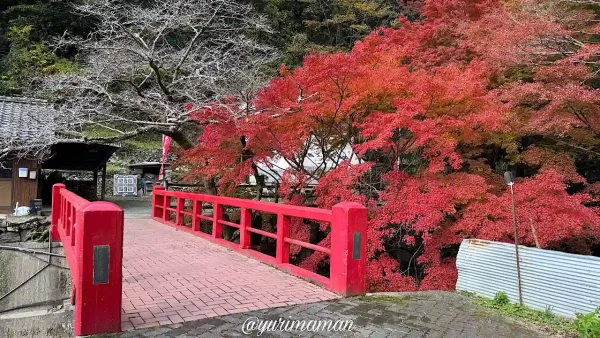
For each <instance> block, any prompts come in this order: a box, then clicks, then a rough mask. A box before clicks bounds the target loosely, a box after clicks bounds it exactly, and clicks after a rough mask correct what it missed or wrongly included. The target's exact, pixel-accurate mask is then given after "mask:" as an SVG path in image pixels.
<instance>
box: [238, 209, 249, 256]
mask: <svg viewBox="0 0 600 338" xmlns="http://www.w3.org/2000/svg"><path fill="white" fill-rule="evenodd" d="M240 211H241V215H240V246H241V247H242V249H248V248H249V247H250V236H251V234H250V232H249V231H248V230H246V229H247V228H251V227H252V210H250V209H246V208H240Z"/></svg>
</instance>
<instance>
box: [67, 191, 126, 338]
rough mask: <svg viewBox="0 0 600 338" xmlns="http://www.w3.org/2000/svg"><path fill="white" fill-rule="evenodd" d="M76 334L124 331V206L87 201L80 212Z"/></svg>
mask: <svg viewBox="0 0 600 338" xmlns="http://www.w3.org/2000/svg"><path fill="white" fill-rule="evenodd" d="M76 233H77V239H76V241H75V252H76V253H77V255H78V256H79V257H78V259H77V269H76V271H77V274H76V276H73V277H74V278H76V280H73V284H74V285H75V288H76V290H77V292H76V293H75V321H74V331H75V332H74V334H75V336H80V335H90V334H97V333H111V332H119V331H121V298H122V281H123V275H122V262H123V210H121V209H120V208H119V207H118V206H116V205H115V204H113V203H109V202H93V203H90V204H88V205H87V206H86V207H85V208H84V209H83V210H79V211H78V215H77V232H76Z"/></svg>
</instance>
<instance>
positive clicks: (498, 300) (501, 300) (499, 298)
mask: <svg viewBox="0 0 600 338" xmlns="http://www.w3.org/2000/svg"><path fill="white" fill-rule="evenodd" d="M508 303H510V300H509V299H508V296H507V295H506V293H505V292H504V291H500V292H498V293H496V295H494V304H495V305H498V306H500V305H507V304H508Z"/></svg>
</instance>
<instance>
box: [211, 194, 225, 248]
mask: <svg viewBox="0 0 600 338" xmlns="http://www.w3.org/2000/svg"><path fill="white" fill-rule="evenodd" d="M222 219H223V205H222V204H219V203H213V231H212V236H213V238H218V239H221V238H223V225H222V224H221V223H219V221H220V220H222Z"/></svg>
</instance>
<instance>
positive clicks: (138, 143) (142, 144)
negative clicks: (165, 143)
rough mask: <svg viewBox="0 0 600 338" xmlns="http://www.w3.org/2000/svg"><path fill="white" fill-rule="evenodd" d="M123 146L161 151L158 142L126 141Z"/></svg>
mask: <svg viewBox="0 0 600 338" xmlns="http://www.w3.org/2000/svg"><path fill="white" fill-rule="evenodd" d="M125 144H127V145H129V146H132V147H134V148H142V149H151V150H155V149H162V143H161V142H160V141H154V140H127V141H125Z"/></svg>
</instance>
